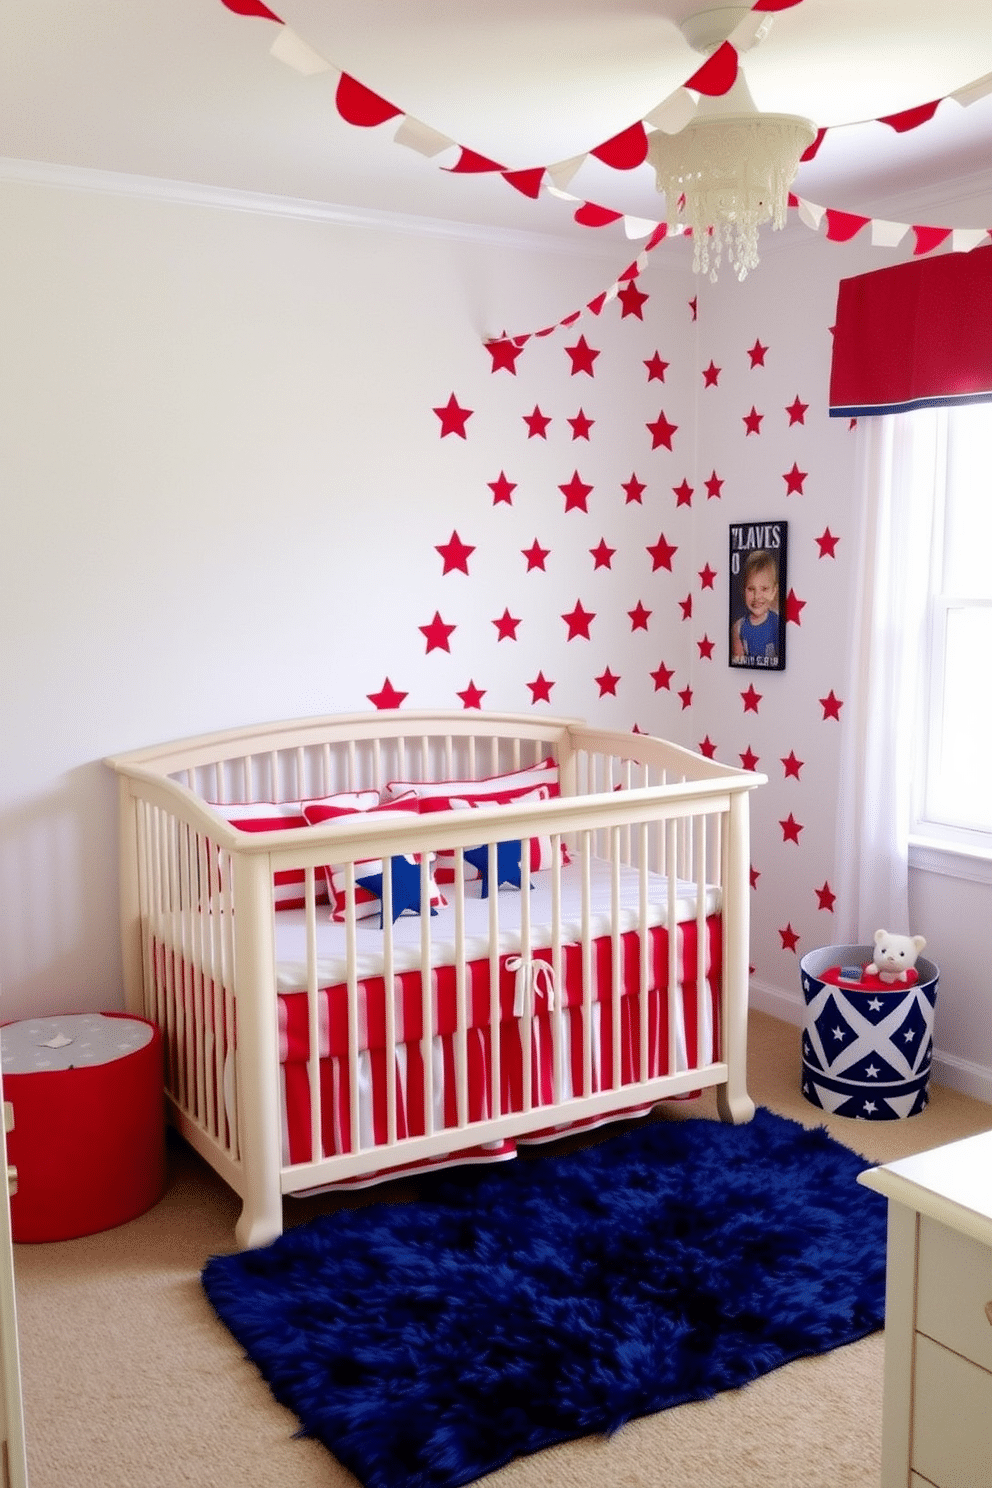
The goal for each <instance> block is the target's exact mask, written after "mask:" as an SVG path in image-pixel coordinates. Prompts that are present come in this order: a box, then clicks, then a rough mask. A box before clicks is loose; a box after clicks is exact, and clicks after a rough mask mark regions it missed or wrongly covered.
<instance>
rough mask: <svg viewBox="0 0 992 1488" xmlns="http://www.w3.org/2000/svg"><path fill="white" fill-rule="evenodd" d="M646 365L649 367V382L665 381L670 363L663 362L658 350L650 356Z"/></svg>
mask: <svg viewBox="0 0 992 1488" xmlns="http://www.w3.org/2000/svg"><path fill="white" fill-rule="evenodd" d="M644 365H645V367H647V369H648V382H664V380H665V373H666V372H667V371H668V367H669V363H668V362H663V361H662V360H661V357H660V356H659V355H658V353H657V352H655V353H654V355H653V356H650V357H648V358H647V360H646V361H645V363H644Z"/></svg>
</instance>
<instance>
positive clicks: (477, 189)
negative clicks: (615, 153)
mask: <svg viewBox="0 0 992 1488" xmlns="http://www.w3.org/2000/svg"><path fill="white" fill-rule="evenodd" d="M270 3H271V7H272V9H273V10H274V11H275V12H276V14H277V15H278V16H280V17H281V19H282V20H283V21H284V22H285V25H286V27H288V28H289V29H290V30H291V31H292V32H294V33H295V34H296V35H297V36H299V37H300V38H302V39H303V40H304V41H305V42H307V43H308V45H309V46H310V47H312V48H314V49H316V50H317V51H318V52H320V53H321V54H322V56H323V57H324V58H325V59H327V61H328V62H329V63H330V64H331V68H330V69H329V70H328V71H325V72H321V73H315V74H313V75H311V76H304V75H302V74H301V73H300V72H298V71H295V70H294V69H293V68H291V67H289V66H287V65H286V64H285V63H284V62H281V61H279V60H277V58H275V57H273V56H272V55H271V54H270V47H271V46H272V43H273V41H274V40H275V38H276V36H277V35H279V34H280V33H281V32H282V33H283V34H284V35H285V32H283V28H281V27H279V26H277V25H275V24H274V23H273V22H271V21H268V20H264V19H259V18H254V17H252V18H249V17H245V16H243V15H236V14H234V13H232V11H231V10H229V9H227V8H226V7H225V5H224V4H223V3H222V0H0V157H4V158H5V159H6V160H7V161H28V162H36V163H41V164H43V165H46V166H58V167H75V168H80V167H81V168H85V169H87V170H91V171H110V172H119V173H124V174H125V175H130V176H143V177H152V178H159V179H164V180H168V181H183V182H191V183H194V184H196V185H198V186H205V187H213V188H218V187H219V188H230V189H233V190H236V191H252V192H259V193H263V194H266V195H269V196H281V197H290V198H294V199H302V200H304V201H308V202H315V203H322V204H329V205H333V206H338V207H345V208H359V209H363V210H367V209H373V210H378V211H382V212H387V213H404V214H416V215H419V216H425V217H429V218H434V219H443V220H447V221H450V222H464V223H470V224H478V225H481V226H484V227H501V228H512V229H517V230H525V231H531V232H535V233H551V234H563V235H570V236H572V237H578V236H581V235H583V234H588V231H589V230H588V229H586V228H580V227H578V226H575V225H574V224H573V222H572V211H573V210H574V206H569V205H568V204H567V203H565V202H562V201H560V200H557V199H555V198H554V197H552V196H550V195H548V194H546V193H542V196H541V198H540V200H538V201H531V200H529V199H527V198H526V197H524V196H522V195H520V194H519V193H518V192H516V191H514V190H513V189H512V188H511V187H510V186H508V185H507V184H506V183H505V182H504V181H502V180H501V179H500V178H499V177H498V176H474V177H466V176H462V175H452V174H451V173H450V171H445V170H444V169H443V166H444V165H446V164H450V163H452V161H453V159H454V152H452V151H449V152H447V153H445V154H443V155H440V156H438V157H436V158H434V159H429V158H426V157H425V156H423V155H421V154H419V153H417V152H416V151H414V150H411V149H409V148H407V147H405V146H403V145H400V144H397V143H395V142H394V140H393V135H394V133H395V129H396V121H393V122H392V123H386V124H383V125H380V126H378V127H377V128H375V129H359V128H355V127H353V126H351V125H348V124H346V123H344V122H343V121H342V120H341V119H340V117H339V116H338V114H337V111H336V108H335V103H334V92H335V84H336V81H337V76H338V71H344V72H347V73H349V74H350V75H352V76H353V77H355V78H357V79H358V80H359V81H361V82H362V83H364V84H365V85H366V86H368V87H369V88H371V89H373V90H374V91H375V92H377V93H379V94H381V95H382V96H384V97H385V98H387V99H389V100H390V101H391V102H392V103H393V104H395V105H396V106H397V107H398V108H399V109H400V110H401V112H402V114H404V115H406V116H409V117H411V118H415V119H417V120H419V121H420V122H421V123H423V124H425V125H428V126H430V127H431V128H433V129H435V130H438V131H440V132H441V133H442V134H444V135H447V136H448V137H449V138H450V139H452V140H454V141H456V142H457V143H459V144H461V145H464V146H467V147H469V148H471V149H473V150H477V151H478V152H480V153H481V154H484V155H486V156H489V157H491V158H494V159H497V160H498V161H499V162H500V163H501V164H503V165H505V166H506V167H507V168H509V169H524V168H527V167H532V166H541V165H543V166H547V165H552V164H554V163H556V162H559V161H562V160H565V159H568V158H571V157H573V156H575V155H583V154H585V153H586V152H587V151H589V150H590V149H592V148H593V147H595V146H596V145H599V144H601V143H602V142H603V141H605V140H607V139H609V138H610V137H612V136H613V135H615V134H617V133H618V132H619V131H621V130H623V129H624V128H626V127H627V126H628V125H630V124H633V123H635V122H636V121H637V120H639V119H641V118H642V117H643V116H644V115H646V114H647V113H649V112H650V111H651V110H652V109H653V108H654V107H655V106H656V105H657V104H659V103H660V102H661V101H662V100H663V99H665V98H666V97H667V96H669V95H670V94H671V93H672V92H674V90H676V89H677V88H679V87H680V85H681V84H682V83H684V82H685V80H686V79H687V78H688V77H689V76H690V75H691V74H692V73H693V71H695V69H696V68H697V67H698V66H699V65H700V64H701V61H702V58H701V57H700V55H699V54H697V53H695V52H693V51H692V50H691V49H690V47H689V46H688V44H687V43H686V41H685V40H684V38H683V36H682V34H681V32H680V31H679V29H678V23H679V22H680V21H682V20H683V19H684V18H685V17H686V16H687V15H690V14H692V13H694V12H696V11H698V10H700V9H705V8H707V3H706V0H270ZM744 65H745V71H746V76H747V80H748V83H749V85H750V87H751V91H752V93H753V95H754V98H755V100H756V102H757V104H758V106H759V107H760V108H762V109H767V110H773V111H782V112H794V113H801V114H804V115H806V116H807V117H810V118H812V119H813V121H814V122H815V123H817V124H818V125H831V126H837V125H844V126H846V127H842V128H836V129H834V130H833V131H832V132H831V133H829V134H828V135H827V138H826V140H825V142H824V145H823V147H822V148H821V151H820V153H819V155H818V157H817V159H816V160H815V161H812V162H810V163H808V164H807V165H804V166H802V167H801V169H800V175H799V177H798V179H797V181H796V185H795V188H794V189H795V190H796V191H797V192H798V193H799V194H801V195H802V196H804V197H806V198H807V199H809V200H811V201H814V202H817V203H819V204H820V205H823V206H830V207H837V208H841V209H847V210H854V211H863V212H867V213H869V214H871V215H879V216H885V215H888V216H892V210H891V208H892V206H893V204H896V205H898V206H899V207H901V208H902V209H903V212H904V213H906V212H909V211H910V204H911V203H912V204H917V203H918V204H919V212H918V215H912V216H911V218H910V220H912V221H914V222H915V221H929V222H934V223H936V224H937V225H943V226H959V227H982V226H989V225H992V94H990V95H989V96H987V97H985V98H983V99H981V100H979V101H978V102H975V103H973V104H972V105H971V106H970V107H967V108H964V107H962V106H960V105H959V104H958V103H956V102H954V101H953V100H948V101H947V102H945V103H943V104H942V105H941V107H940V109H939V110H938V113H937V116H936V118H935V119H933V120H932V121H931V122H930V123H928V124H925V125H923V126H922V127H921V128H919V129H917V130H914V131H912V132H909V133H905V134H896V133H895V132H894V131H892V130H891V129H889V128H888V127H887V126H885V125H882V124H878V123H870V122H868V123H866V122H860V123H858V122H852V121H867V120H874V119H877V118H878V117H879V116H880V115H883V114H890V113H895V112H899V111H901V110H904V109H906V108H910V107H913V106H915V105H917V104H921V103H925V102H928V101H929V100H931V99H934V98H941V97H945V96H946V95H948V94H950V93H952V92H955V91H957V90H958V89H960V88H962V87H963V86H964V85H966V84H968V83H970V82H972V81H974V80H975V79H978V78H980V77H984V76H986V75H992V0H800V3H799V4H796V5H794V6H793V7H792V8H791V9H788V10H782V11H779V12H777V13H774V14H773V15H772V24H771V28H770V30H769V32H768V34H767V36H765V37H764V38H763V39H762V40H761V41H760V42H759V43H758V44H757V45H756V46H755V47H754V48H753V49H752V50H750V51H749V52H748V53H746V55H745V57H744ZM11 169H12V168H11V167H10V166H7V167H6V170H7V173H8V174H10V171H11ZM2 171H3V167H2V166H0V173H2ZM568 189H569V191H571V192H572V193H573V194H575V195H576V196H579V197H581V198H583V199H588V200H593V201H597V202H600V203H602V204H603V205H606V206H610V207H612V208H614V209H616V210H618V211H623V212H625V213H629V214H630V215H632V216H635V217H643V218H653V219H655V220H658V219H660V218H661V217H662V216H663V214H664V205H663V201H662V199H661V198H660V197H659V196H658V195H657V193H656V192H655V190H654V177H653V173H652V171H651V169H650V167H649V166H648V165H643V166H640V167H638V169H637V170H635V171H626V172H618V171H615V170H611V169H608V168H607V167H606V166H603V165H601V164H600V163H599V162H597V161H595V160H592V161H587V162H586V163H585V164H584V165H583V166H582V167H581V169H580V171H579V174H578V175H577V176H576V177H575V178H574V179H573V181H572V183H571V185H570V186H569V188H568ZM975 214H981V215H978V216H976V215H975ZM899 220H905V217H904V216H903V217H900V218H899Z"/></svg>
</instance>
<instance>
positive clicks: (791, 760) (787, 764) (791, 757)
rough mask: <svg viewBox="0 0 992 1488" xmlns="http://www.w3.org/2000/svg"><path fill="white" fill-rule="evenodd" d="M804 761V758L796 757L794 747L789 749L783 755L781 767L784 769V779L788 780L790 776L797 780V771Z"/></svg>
mask: <svg viewBox="0 0 992 1488" xmlns="http://www.w3.org/2000/svg"><path fill="white" fill-rule="evenodd" d="M805 763H806V761H805V760H801V759H796V751H795V750H794V749H790V750H789V753H788V754H786V755H783V756H782V767H783V769H784V770H785V778H786V780H788V779H789V778H790V776H791V778H792V779H793V780H798V779H799V772H800V770H801V769H802V767H803V765H804V764H805Z"/></svg>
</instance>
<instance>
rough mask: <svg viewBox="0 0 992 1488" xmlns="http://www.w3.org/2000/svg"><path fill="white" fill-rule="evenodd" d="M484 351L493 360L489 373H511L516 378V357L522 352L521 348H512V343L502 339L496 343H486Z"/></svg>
mask: <svg viewBox="0 0 992 1488" xmlns="http://www.w3.org/2000/svg"><path fill="white" fill-rule="evenodd" d="M486 350H487V351H488V353H489V355H490V356H491V357H492V359H493V364H492V366H491V367H490V369H489V370H490V371H491V372H512V373H513V375H514V377H516V375H517V357H518V356H519V355H520V353H521V352H522V351H523V347H522V346H514V344H513V342H512V341H510V340H507V339H506V338H505V337H503V338H501V339H500V340H498V341H487V342H486Z"/></svg>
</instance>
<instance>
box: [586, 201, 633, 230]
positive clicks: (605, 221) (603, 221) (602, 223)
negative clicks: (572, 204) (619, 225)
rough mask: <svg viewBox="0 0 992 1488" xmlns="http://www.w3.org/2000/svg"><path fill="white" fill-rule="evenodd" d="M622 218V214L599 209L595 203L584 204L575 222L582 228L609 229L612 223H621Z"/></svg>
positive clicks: (604, 208) (605, 208) (603, 208)
mask: <svg viewBox="0 0 992 1488" xmlns="http://www.w3.org/2000/svg"><path fill="white" fill-rule="evenodd" d="M622 216H623V213H622V212H611V211H610V210H609V209H608V208H607V207H597V206H596V203H595V202H583V203H582V205H581V207H580V208H579V209H578V211H577V212H576V214H575V221H576V222H577V223H578V224H579V226H580V227H607V226H609V224H610V223H611V222H619V221H620V219H621V217H622Z"/></svg>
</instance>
